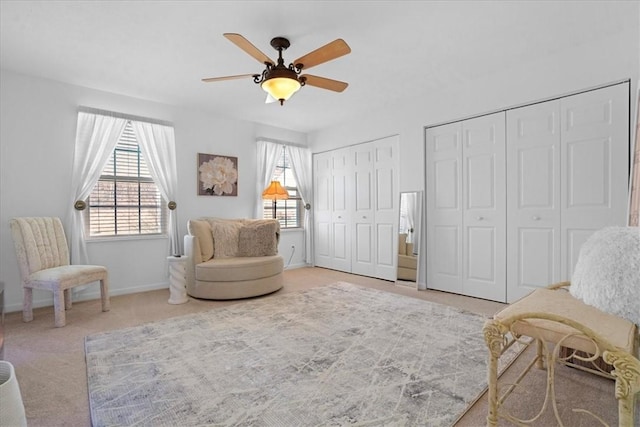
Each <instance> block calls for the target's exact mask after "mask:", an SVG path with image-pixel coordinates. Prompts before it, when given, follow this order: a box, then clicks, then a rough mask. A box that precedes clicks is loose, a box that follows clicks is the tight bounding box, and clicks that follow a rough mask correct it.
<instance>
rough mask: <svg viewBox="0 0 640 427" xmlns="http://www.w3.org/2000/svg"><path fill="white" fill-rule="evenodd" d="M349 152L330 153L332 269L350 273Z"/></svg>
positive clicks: (343, 150) (342, 150) (350, 172)
mask: <svg viewBox="0 0 640 427" xmlns="http://www.w3.org/2000/svg"><path fill="white" fill-rule="evenodd" d="M349 157H350V156H349V150H348V149H341V150H336V151H333V152H332V153H331V160H332V196H333V197H332V205H333V210H332V218H331V222H332V229H331V232H332V238H331V246H332V249H333V251H332V257H331V265H332V268H335V269H336V270H340V271H346V272H351V202H350V198H352V197H353V191H354V190H353V185H352V178H351V175H352V170H351V164H350V161H349Z"/></svg>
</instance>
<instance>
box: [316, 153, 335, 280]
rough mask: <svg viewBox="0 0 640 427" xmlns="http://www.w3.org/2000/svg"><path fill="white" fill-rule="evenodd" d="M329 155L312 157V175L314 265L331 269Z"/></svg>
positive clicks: (331, 175)
mask: <svg viewBox="0 0 640 427" xmlns="http://www.w3.org/2000/svg"><path fill="white" fill-rule="evenodd" d="M332 163H333V162H332V156H331V153H320V154H314V155H313V174H314V179H313V182H314V189H313V196H314V199H315V201H314V212H313V218H314V236H313V239H314V242H315V244H314V246H315V248H314V263H315V265H316V266H318V267H325V268H333V262H332V252H333V250H332V247H331V246H332V245H331V239H332V229H333V224H332V217H333V203H332V201H333V174H332V173H331V168H332Z"/></svg>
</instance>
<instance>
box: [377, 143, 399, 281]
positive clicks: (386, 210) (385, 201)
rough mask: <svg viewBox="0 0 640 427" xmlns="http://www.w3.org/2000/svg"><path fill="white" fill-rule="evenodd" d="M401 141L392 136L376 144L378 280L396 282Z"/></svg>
mask: <svg viewBox="0 0 640 427" xmlns="http://www.w3.org/2000/svg"><path fill="white" fill-rule="evenodd" d="M398 145H399V138H398V137H397V136H392V137H389V138H384V139H381V140H378V141H375V142H374V143H373V153H374V157H373V160H374V171H375V172H374V173H375V185H374V188H375V193H374V202H375V222H374V227H375V230H374V236H375V243H374V245H375V246H374V248H375V253H374V256H375V258H374V259H375V277H378V278H380V279H385V280H393V281H395V280H396V277H397V269H396V262H397V259H398V255H397V254H398V237H397V236H398V226H397V223H398V217H399V214H400V208H399V203H400V197H399V185H398V167H399V164H400V162H399V159H398V148H399V147H398Z"/></svg>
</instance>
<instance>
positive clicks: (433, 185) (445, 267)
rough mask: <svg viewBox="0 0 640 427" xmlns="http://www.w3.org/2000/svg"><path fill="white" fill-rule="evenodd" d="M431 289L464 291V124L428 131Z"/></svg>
mask: <svg viewBox="0 0 640 427" xmlns="http://www.w3.org/2000/svg"><path fill="white" fill-rule="evenodd" d="M425 139H426V147H425V155H426V163H427V167H426V171H427V182H426V190H427V191H426V199H427V239H426V242H427V245H426V246H427V288H429V289H438V290H441V291H448V292H455V293H462V267H461V264H462V263H461V261H462V168H461V161H462V124H461V123H460V122H457V123H451V124H448V125H442V126H437V127H433V128H429V129H427V130H426V136H425Z"/></svg>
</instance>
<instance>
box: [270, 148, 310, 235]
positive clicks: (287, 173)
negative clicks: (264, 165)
mask: <svg viewBox="0 0 640 427" xmlns="http://www.w3.org/2000/svg"><path fill="white" fill-rule="evenodd" d="M272 180H273V181H279V182H280V185H282V186H283V187H284V188H285V189H286V190H287V191H288V192H289V199H287V200H276V219H278V221H280V228H300V227H302V221H303V215H304V212H303V208H304V206H303V204H302V198H301V197H300V194H299V192H298V184H297V183H296V179H295V177H294V174H293V170H292V169H291V162H290V161H289V156H288V155H287V150H285V147H284V146H282V151H281V154H280V157H279V159H278V163H277V164H276V169H275V171H274V172H273V178H272ZM263 218H273V201H272V200H264V203H263Z"/></svg>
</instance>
